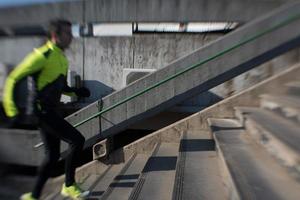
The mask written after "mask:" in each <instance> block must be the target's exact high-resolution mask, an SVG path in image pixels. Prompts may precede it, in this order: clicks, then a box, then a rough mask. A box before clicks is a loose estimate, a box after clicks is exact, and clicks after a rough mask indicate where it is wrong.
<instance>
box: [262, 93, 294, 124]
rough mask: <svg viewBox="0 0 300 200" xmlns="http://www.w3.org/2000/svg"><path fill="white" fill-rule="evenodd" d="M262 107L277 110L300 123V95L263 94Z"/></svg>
mask: <svg viewBox="0 0 300 200" xmlns="http://www.w3.org/2000/svg"><path fill="white" fill-rule="evenodd" d="M260 97H261V107H263V108H266V109H269V110H272V111H274V112H277V113H278V114H280V115H282V116H283V117H287V118H289V119H291V120H293V121H295V122H297V123H299V124H300V96H292V95H286V96H274V95H268V94H264V95H261V96H260Z"/></svg>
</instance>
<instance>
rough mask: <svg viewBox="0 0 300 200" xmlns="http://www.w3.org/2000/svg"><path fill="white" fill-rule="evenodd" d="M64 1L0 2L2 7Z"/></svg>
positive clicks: (25, 0) (0, 0)
mask: <svg viewBox="0 0 300 200" xmlns="http://www.w3.org/2000/svg"><path fill="white" fill-rule="evenodd" d="M57 1H64V0H0V7H8V6H18V5H30V4H36V3H46V2H57Z"/></svg>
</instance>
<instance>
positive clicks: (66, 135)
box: [32, 110, 85, 198]
mask: <svg viewBox="0 0 300 200" xmlns="http://www.w3.org/2000/svg"><path fill="white" fill-rule="evenodd" d="M39 118H40V129H41V136H42V139H43V142H44V148H45V154H46V157H45V159H44V160H43V163H42V164H41V166H40V167H39V170H38V178H37V181H36V183H35V186H34V189H33V192H32V196H33V197H34V198H39V197H40V195H41V192H42V189H43V186H44V185H45V183H46V181H47V179H48V178H49V177H50V172H51V170H52V168H53V167H55V166H56V164H57V161H58V160H59V157H60V140H63V141H65V142H67V143H68V144H69V149H68V155H67V157H66V163H65V174H66V179H65V184H66V186H70V185H72V184H73V183H74V182H75V170H76V166H75V162H74V161H75V157H76V156H78V155H79V153H80V152H81V150H82V148H83V145H84V141H85V139H84V137H83V136H82V135H81V134H80V132H79V131H77V130H76V129H75V128H74V127H73V126H72V125H70V124H69V123H68V122H67V121H65V120H64V119H63V118H62V117H60V116H59V115H58V114H57V113H56V112H55V111H53V110H47V111H42V112H41V113H40V114H39Z"/></svg>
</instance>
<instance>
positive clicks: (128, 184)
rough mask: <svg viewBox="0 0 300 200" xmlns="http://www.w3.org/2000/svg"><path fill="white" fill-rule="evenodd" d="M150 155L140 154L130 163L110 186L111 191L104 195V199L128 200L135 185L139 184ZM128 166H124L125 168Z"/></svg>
mask: <svg viewBox="0 0 300 200" xmlns="http://www.w3.org/2000/svg"><path fill="white" fill-rule="evenodd" d="M148 158H149V155H147V154H138V155H136V156H135V157H134V160H132V162H131V163H130V165H129V166H128V168H126V169H125V171H124V172H122V173H120V174H119V175H117V176H116V177H115V179H114V181H113V182H112V183H111V184H110V186H109V189H108V190H107V191H106V192H105V193H106V194H104V195H103V198H102V200H104V199H111V200H114V199H118V200H122V199H124V200H125V199H128V197H129V195H130V193H131V191H132V189H133V188H134V185H135V184H136V183H137V181H138V178H139V176H140V173H141V172H142V170H143V168H144V166H145V164H146V162H147V160H148ZM125 167H126V166H124V168H125Z"/></svg>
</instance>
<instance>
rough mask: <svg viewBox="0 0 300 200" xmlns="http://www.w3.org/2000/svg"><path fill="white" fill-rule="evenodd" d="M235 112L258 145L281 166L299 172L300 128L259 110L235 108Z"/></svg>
mask: <svg viewBox="0 0 300 200" xmlns="http://www.w3.org/2000/svg"><path fill="white" fill-rule="evenodd" d="M236 112H237V115H239V116H242V121H244V124H245V128H246V130H247V132H248V133H250V134H251V135H252V136H253V138H255V140H256V141H257V142H258V143H259V144H262V145H263V146H264V147H265V148H266V149H267V150H268V151H269V152H270V153H271V154H272V155H273V156H275V157H276V158H278V159H279V160H280V161H281V164H283V165H285V166H288V167H290V168H291V169H294V170H295V172H297V171H298V172H300V156H299V155H300V146H299V142H300V126H298V125H297V124H295V123H293V122H291V121H289V120H287V119H285V118H283V117H281V116H279V115H276V114H275V113H273V112H271V111H268V110H264V109H261V108H250V107H237V108H236ZM295 175H297V174H295Z"/></svg>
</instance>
